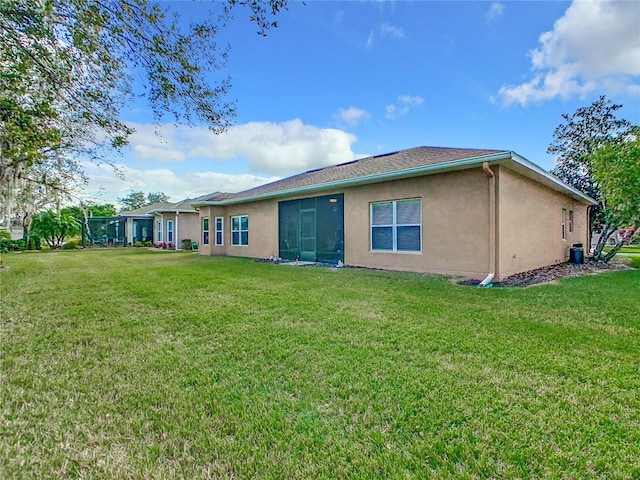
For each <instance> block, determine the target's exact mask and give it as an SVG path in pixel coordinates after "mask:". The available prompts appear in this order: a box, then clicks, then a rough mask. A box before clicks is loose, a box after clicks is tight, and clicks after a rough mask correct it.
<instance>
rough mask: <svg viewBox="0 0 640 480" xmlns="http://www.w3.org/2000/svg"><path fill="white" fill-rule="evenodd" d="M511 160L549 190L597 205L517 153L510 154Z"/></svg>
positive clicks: (586, 196)
mask: <svg viewBox="0 0 640 480" xmlns="http://www.w3.org/2000/svg"><path fill="white" fill-rule="evenodd" d="M511 160H513V161H514V162H515V163H516V164H518V165H520V166H522V167H524V168H526V169H528V170H530V171H531V172H533V173H534V174H535V175H537V176H538V179H537V180H538V181H540V183H542V184H545V183H546V184H547V185H548V186H551V188H554V189H555V190H558V191H560V192H563V193H565V194H567V195H569V196H571V197H573V198H575V199H577V200H580V201H582V202H584V203H587V204H589V205H597V204H598V202H596V201H595V200H594V199H593V198H591V197H590V196H588V195H585V194H584V193H582V192H581V191H580V190H578V189H577V188H574V187H572V186H571V185H569V184H567V183H565V182H563V181H562V180H560V179H559V178H557V177H556V176H555V175H552V174H550V173H549V172H547V171H546V170H543V169H542V168H540V167H539V166H537V165H536V164H535V163H532V162H530V161H529V160H527V159H526V158H524V157H521V156H520V155H518V154H517V153H515V152H511ZM540 177H542V179H543V181H541V180H540ZM549 184H550V185H549Z"/></svg>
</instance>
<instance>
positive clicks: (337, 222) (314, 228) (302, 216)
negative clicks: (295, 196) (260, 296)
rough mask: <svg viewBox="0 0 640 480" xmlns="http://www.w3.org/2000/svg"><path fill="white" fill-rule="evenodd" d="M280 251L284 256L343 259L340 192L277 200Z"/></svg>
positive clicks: (342, 220)
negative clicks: (284, 200)
mask: <svg viewBox="0 0 640 480" xmlns="http://www.w3.org/2000/svg"><path fill="white" fill-rule="evenodd" d="M278 224H279V239H280V252H279V255H280V257H282V258H283V259H285V260H290V261H293V260H301V261H306V262H323V263H338V261H342V262H344V195H343V194H338V195H325V196H322V197H312V198H302V199H299V200H289V201H286V202H279V203H278Z"/></svg>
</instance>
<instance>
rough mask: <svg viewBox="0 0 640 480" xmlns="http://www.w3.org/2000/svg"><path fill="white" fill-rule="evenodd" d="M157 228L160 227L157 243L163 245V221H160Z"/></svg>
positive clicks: (157, 233)
mask: <svg viewBox="0 0 640 480" xmlns="http://www.w3.org/2000/svg"><path fill="white" fill-rule="evenodd" d="M156 226H157V227H158V231H157V232H156V238H157V242H158V243H162V242H163V238H162V220H158V221H157V223H156Z"/></svg>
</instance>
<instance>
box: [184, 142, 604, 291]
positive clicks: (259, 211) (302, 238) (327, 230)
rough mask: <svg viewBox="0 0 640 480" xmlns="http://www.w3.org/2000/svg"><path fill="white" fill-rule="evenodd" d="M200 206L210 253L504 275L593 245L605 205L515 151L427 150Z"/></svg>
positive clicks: (203, 244)
mask: <svg viewBox="0 0 640 480" xmlns="http://www.w3.org/2000/svg"><path fill="white" fill-rule="evenodd" d="M191 204H192V205H193V206H194V207H196V208H197V209H198V210H199V216H200V235H199V239H200V248H199V253H200V254H201V255H229V256H242V257H255V258H267V257H271V256H274V257H282V258H284V259H287V260H301V261H321V262H330V263H337V262H339V261H340V262H343V263H344V264H346V265H350V266H359V267H372V268H381V269H391V270H403V271H414V272H430V273H441V274H450V275H460V276H465V277H469V278H476V279H484V278H487V277H488V276H489V275H490V274H492V275H493V278H494V279H495V280H496V281H499V280H501V279H503V278H506V277H508V276H510V275H513V274H515V273H518V272H523V271H527V270H530V269H534V268H537V267H542V266H546V265H551V264H555V263H561V262H564V261H566V260H567V259H568V258H569V249H570V247H571V246H572V245H573V244H575V243H582V244H583V245H588V235H589V233H588V232H589V229H588V209H589V206H591V205H595V204H596V202H595V201H594V200H593V199H591V198H589V197H588V196H586V195H584V194H583V193H581V192H580V191H578V190H576V189H575V188H573V187H571V186H569V185H567V184H565V183H563V182H562V181H560V180H559V179H558V178H556V177H554V176H553V175H551V174H549V173H548V172H546V171H545V170H543V169H542V168H540V167H538V166H536V165H534V164H533V163H531V162H529V161H528V160H526V159H525V158H523V157H521V156H519V155H518V154H516V153H515V152H512V151H508V150H479V149H460V148H435V147H417V148H412V149H408V150H402V151H398V152H393V153H388V154H384V155H376V156H373V157H368V158H362V159H359V160H354V161H351V162H347V163H343V164H340V165H333V166H329V167H326V168H319V169H316V170H310V171H308V172H305V173H301V174H299V175H294V176H292V177H288V178H284V179H282V180H278V181H276V182H272V183H269V184H266V185H262V186H259V187H256V188H252V189H250V190H246V191H243V192H239V193H234V194H228V193H225V194H223V193H219V192H218V193H214V194H211V195H208V196H204V197H200V198H198V199H197V200H195V201H192V202H191Z"/></svg>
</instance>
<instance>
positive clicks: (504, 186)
mask: <svg viewBox="0 0 640 480" xmlns="http://www.w3.org/2000/svg"><path fill="white" fill-rule="evenodd" d="M497 197H498V214H497V218H498V254H497V258H498V260H497V263H498V268H499V275H498V280H499V279H501V278H504V277H507V276H509V275H512V274H514V273H518V272H523V271H527V270H531V269H534V268H538V267H543V266H546V265H552V264H556V263H561V262H566V261H567V260H568V259H569V248H570V247H571V246H573V244H574V243H582V244H583V246H584V247H585V249H586V248H588V243H587V236H588V218H587V206H586V205H585V204H583V203H581V202H578V201H576V200H573V199H572V198H571V197H569V196H567V195H564V194H562V193H559V192H556V191H554V190H551V189H550V188H547V187H545V186H543V185H541V184H540V183H538V182H535V181H533V180H530V179H528V178H525V177H523V176H521V175H519V174H517V173H515V172H513V171H511V170H509V169H507V168H504V167H500V169H499V175H498V193H497ZM563 208H564V209H566V211H567V227H566V239H564V240H563V239H562V209H563ZM569 211H573V232H569V226H568V217H569ZM585 253H586V252H585Z"/></svg>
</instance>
